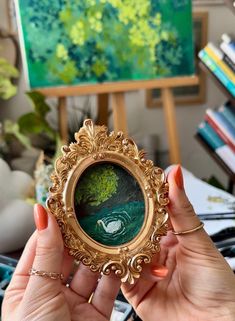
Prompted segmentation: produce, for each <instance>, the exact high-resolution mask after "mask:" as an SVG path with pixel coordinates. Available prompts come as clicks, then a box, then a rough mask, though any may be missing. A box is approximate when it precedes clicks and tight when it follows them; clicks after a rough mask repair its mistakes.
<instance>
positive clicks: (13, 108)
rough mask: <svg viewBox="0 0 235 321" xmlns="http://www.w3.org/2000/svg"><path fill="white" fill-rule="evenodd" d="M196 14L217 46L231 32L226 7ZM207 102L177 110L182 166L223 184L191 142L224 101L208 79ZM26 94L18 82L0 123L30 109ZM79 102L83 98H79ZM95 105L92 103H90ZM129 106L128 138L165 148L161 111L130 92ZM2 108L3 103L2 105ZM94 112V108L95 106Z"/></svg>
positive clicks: (223, 177)
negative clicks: (154, 140)
mask: <svg viewBox="0 0 235 321" xmlns="http://www.w3.org/2000/svg"><path fill="white" fill-rule="evenodd" d="M3 3H4V2H3V1H1V2H0V22H1V23H0V24H2V23H4V17H3V11H4V10H3V9H4V8H3ZM196 9H197V10H198V11H208V12H209V25H208V29H209V30H208V38H209V39H210V40H211V41H213V42H214V43H217V42H218V41H220V36H221V34H222V33H224V32H227V33H231V32H233V31H234V23H235V18H234V15H233V14H232V12H231V11H230V10H229V9H228V8H227V7H226V6H210V7H203V8H196ZM207 86H208V87H207V88H208V96H207V102H206V103H205V104H203V105H194V106H177V113H176V118H177V124H178V131H179V138H180V147H181V155H182V164H183V166H184V167H186V168H187V169H189V170H190V171H192V172H193V173H194V174H195V175H197V176H198V177H201V178H202V177H208V176H210V175H212V174H215V175H216V177H218V178H219V179H220V180H221V181H222V182H223V183H226V181H227V178H226V175H225V174H224V172H223V171H222V170H221V169H220V168H219V167H218V166H217V165H216V164H215V162H214V161H213V160H212V159H211V158H210V157H209V156H208V155H207V153H206V152H205V150H204V149H203V148H202V147H201V146H200V145H199V143H198V142H197V141H196V140H195V139H194V134H195V130H196V127H197V125H198V123H199V122H200V121H201V120H202V119H203V116H204V113H205V109H206V108H208V107H214V106H217V105H220V104H221V103H223V102H224V100H225V99H226V98H225V97H224V96H223V94H222V93H221V92H220V91H219V89H218V88H217V87H216V86H215V84H214V83H213V82H212V81H211V79H208V81H207ZM25 90H26V86H25V82H24V80H23V77H21V79H20V84H19V93H18V95H17V96H16V97H14V98H13V99H11V100H10V101H9V102H7V103H5V104H4V106H1V109H0V119H4V118H6V117H8V118H9V117H10V118H12V119H17V117H18V116H19V115H20V114H22V113H24V112H25V111H27V110H29V109H30V106H29V104H28V101H27V99H26V98H25V96H24V95H23V92H24V91H25ZM79 99H80V101H81V102H82V101H83V100H82V98H79ZM92 101H93V102H94V99H92ZM126 104H127V106H128V108H127V113H128V125H129V132H130V134H131V135H134V134H136V133H139V134H141V135H142V136H146V135H149V134H157V135H158V136H159V138H160V140H161V145H162V148H163V149H166V148H167V139H166V131H165V128H164V122H163V119H164V115H163V111H162V109H161V108H159V109H147V108H146V104H145V92H144V91H139V92H131V93H129V94H127V95H126ZM1 105H2V103H1ZM94 108H95V106H94Z"/></svg>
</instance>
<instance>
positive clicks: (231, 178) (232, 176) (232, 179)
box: [194, 134, 235, 194]
mask: <svg viewBox="0 0 235 321" xmlns="http://www.w3.org/2000/svg"><path fill="white" fill-rule="evenodd" d="M194 137H195V138H196V140H197V141H198V142H199V144H200V145H201V146H202V147H203V148H204V149H205V150H206V151H207V153H208V154H209V155H210V156H211V157H212V158H213V160H214V161H215V162H216V163H217V164H218V165H219V166H220V167H221V168H222V170H223V171H224V172H225V173H226V174H227V176H228V186H227V191H228V192H229V193H231V194H232V193H233V187H234V184H235V173H233V172H232V171H231V169H230V168H229V167H228V166H227V165H226V164H225V163H224V161H223V160H222V158H220V157H219V156H218V155H217V154H216V153H215V151H214V150H213V149H212V148H211V147H210V146H209V145H208V144H207V143H206V142H205V140H204V139H203V138H202V137H201V135H199V134H196V135H195V136H194Z"/></svg>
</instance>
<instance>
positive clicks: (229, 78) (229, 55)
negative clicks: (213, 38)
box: [198, 34, 235, 98]
mask: <svg viewBox="0 0 235 321" xmlns="http://www.w3.org/2000/svg"><path fill="white" fill-rule="evenodd" d="M198 56H199V58H200V60H201V61H202V64H203V65H204V66H205V67H206V68H207V69H208V70H209V71H210V72H211V73H212V75H214V76H215V77H216V79H217V80H218V81H219V82H220V83H221V84H222V85H223V87H224V88H225V89H226V90H227V91H228V93H229V94H230V95H231V97H232V98H235V39H232V37H230V36H228V35H227V34H223V35H222V42H221V44H220V48H219V47H217V46H216V45H215V44H213V43H212V42H209V43H208V44H207V45H206V47H205V48H204V49H202V50H201V51H200V52H199V54H198Z"/></svg>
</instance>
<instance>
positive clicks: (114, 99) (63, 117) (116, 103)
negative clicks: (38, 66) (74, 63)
mask: <svg viewBox="0 0 235 321" xmlns="http://www.w3.org/2000/svg"><path fill="white" fill-rule="evenodd" d="M198 83H199V79H198V77H197V76H188V77H174V78H163V79H155V80H146V81H128V82H117V83H105V84H94V85H80V86H71V87H55V88H43V89H40V88H39V89H37V90H39V91H40V92H41V93H42V94H44V95H45V96H47V97H58V99H59V103H58V113H59V124H60V135H61V138H62V141H63V143H67V141H68V128H67V126H68V119H67V111H66V97H68V96H80V95H91V94H97V95H98V96H97V97H98V122H99V123H103V124H107V121H108V118H107V117H108V99H109V94H110V95H111V103H112V110H113V123H114V130H115V131H123V132H124V133H125V134H127V131H128V126H127V117H126V107H125V93H126V92H129V91H133V90H140V89H154V88H159V89H160V90H161V95H162V103H163V108H164V114H165V122H166V129H167V135H168V143H169V153H170V162H171V163H181V158H180V148H179V138H178V131H177V124H176V113H175V104H174V97H173V94H172V90H171V89H172V88H173V87H181V86H192V85H197V84H198Z"/></svg>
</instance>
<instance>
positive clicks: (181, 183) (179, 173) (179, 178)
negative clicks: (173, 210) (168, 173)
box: [175, 165, 184, 189]
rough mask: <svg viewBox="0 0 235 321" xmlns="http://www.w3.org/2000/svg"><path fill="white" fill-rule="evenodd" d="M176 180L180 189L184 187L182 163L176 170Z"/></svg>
mask: <svg viewBox="0 0 235 321" xmlns="http://www.w3.org/2000/svg"><path fill="white" fill-rule="evenodd" d="M175 182H176V185H177V186H178V187H179V189H183V188H184V179H183V174H182V170H181V166H180V165H178V166H177V169H176V171H175Z"/></svg>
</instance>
